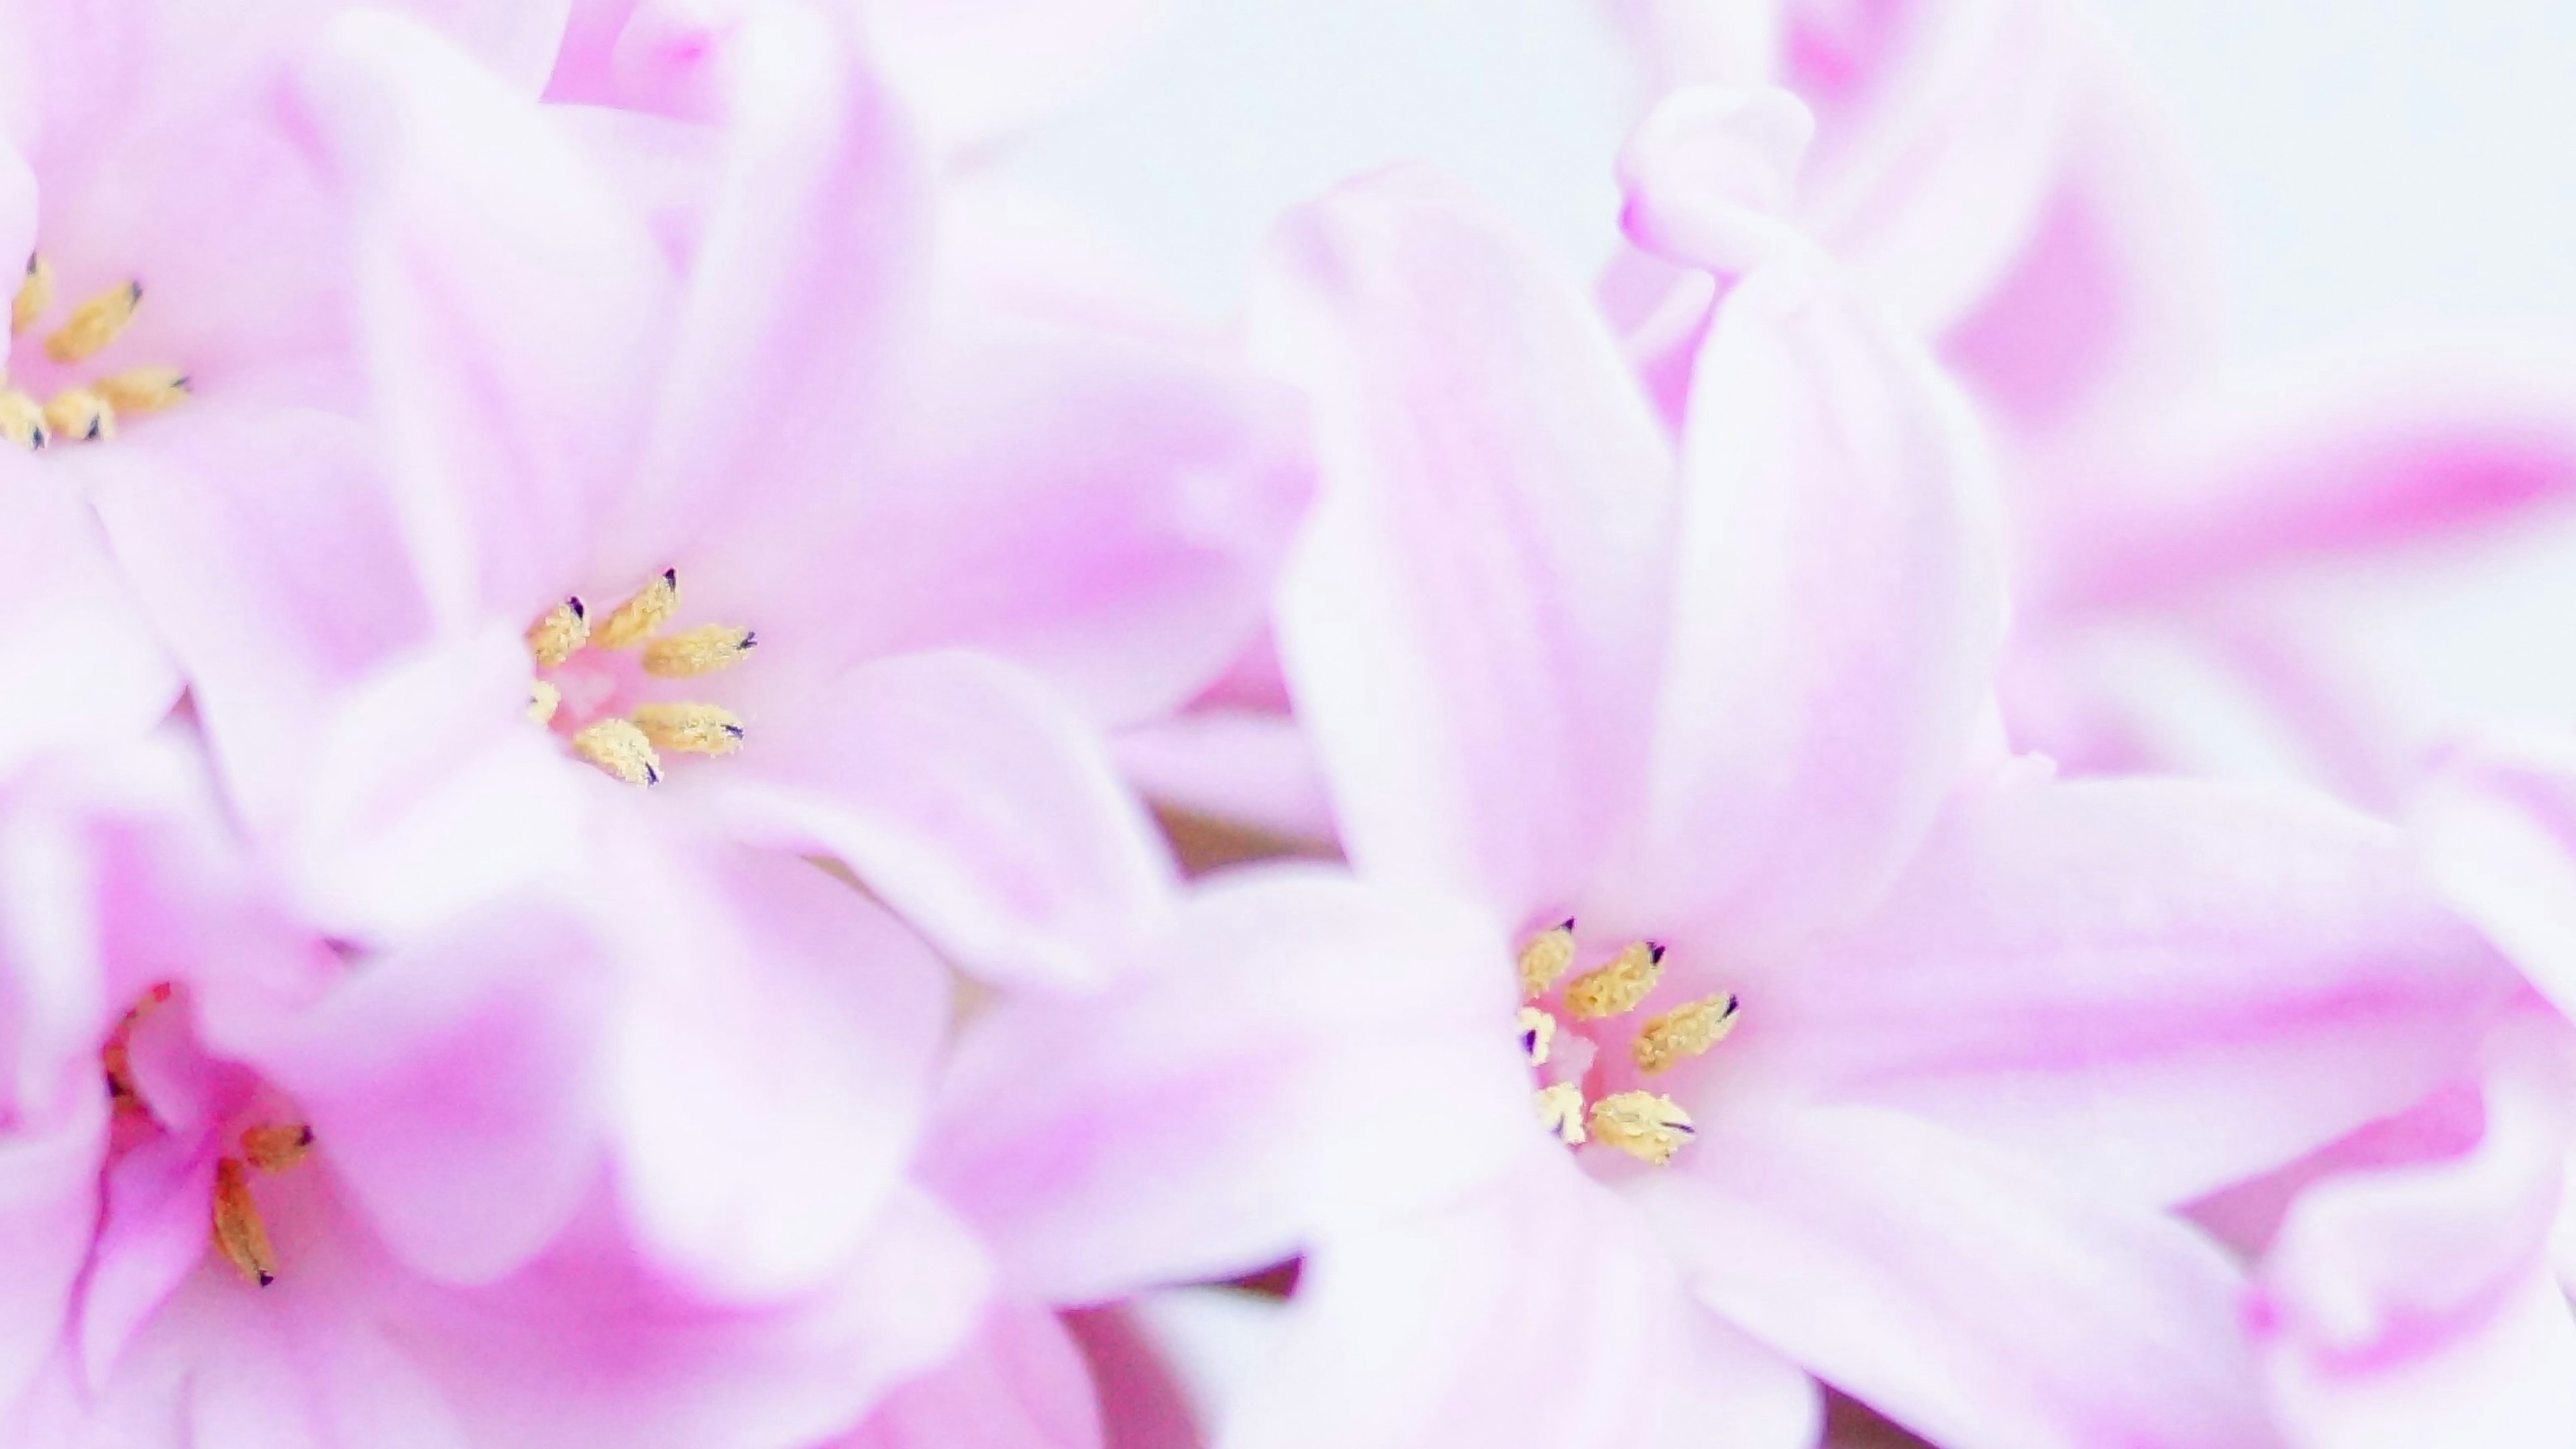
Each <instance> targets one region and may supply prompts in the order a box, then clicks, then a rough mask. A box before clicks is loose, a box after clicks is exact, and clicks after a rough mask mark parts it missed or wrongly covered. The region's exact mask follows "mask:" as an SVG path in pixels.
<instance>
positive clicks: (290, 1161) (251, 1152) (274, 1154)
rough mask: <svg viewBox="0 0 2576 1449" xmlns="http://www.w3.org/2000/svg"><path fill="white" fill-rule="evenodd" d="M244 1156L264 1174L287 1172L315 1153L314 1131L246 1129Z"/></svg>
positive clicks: (276, 1128) (294, 1128) (282, 1128)
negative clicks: (308, 1155)
mask: <svg viewBox="0 0 2576 1449" xmlns="http://www.w3.org/2000/svg"><path fill="white" fill-rule="evenodd" d="M241 1148H242V1156H243V1157H245V1158H248V1159H249V1160H250V1165H251V1166H253V1167H256V1168H258V1169H259V1170H260V1171H262V1172H284V1171H285V1170H286V1169H288V1168H290V1167H293V1166H294V1165H295V1164H297V1163H299V1162H302V1161H303V1160H304V1159H305V1157H306V1155H307V1154H309V1153H311V1152H312V1151H313V1129H312V1128H311V1127H308V1126H303V1125H300V1124H299V1125H297V1126H293V1127H245V1128H243V1129H242V1135H241Z"/></svg>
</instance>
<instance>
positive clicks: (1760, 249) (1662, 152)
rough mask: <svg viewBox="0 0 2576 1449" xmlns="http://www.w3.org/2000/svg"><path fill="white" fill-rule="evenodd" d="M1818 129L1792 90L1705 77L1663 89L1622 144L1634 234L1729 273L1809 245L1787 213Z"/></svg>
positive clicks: (1658, 248) (1651, 246)
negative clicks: (1668, 91)
mask: <svg viewBox="0 0 2576 1449" xmlns="http://www.w3.org/2000/svg"><path fill="white" fill-rule="evenodd" d="M1815 130H1816V123H1815V118H1814V117H1812V116H1810V115H1809V114H1808V113H1807V108H1806V107H1805V106H1803V105H1801V104H1799V103H1798V99H1797V97H1795V96H1792V95H1790V94H1789V93H1788V92H1786V91H1780V90H1769V89H1762V90H1733V89H1727V88H1721V87H1716V86H1700V87H1693V88H1691V89H1688V90H1683V91H1677V92H1675V93H1674V94H1672V95H1670V96H1667V97H1665V98H1664V100H1663V101H1662V102H1661V103H1659V104H1658V105H1657V106H1656V107H1655V109H1654V110H1653V111H1652V112H1651V113H1650V114H1648V116H1647V117H1646V119H1645V120H1644V121H1643V122H1642V123H1640V124H1639V125H1638V127H1637V129H1636V131H1635V132H1634V133H1632V134H1631V135H1630V136H1629V137H1628V140H1627V143H1626V144H1625V145H1623V146H1622V147H1621V148H1620V151H1619V186H1620V190H1621V191H1623V192H1625V193H1626V195H1627V198H1628V200H1627V207H1626V209H1625V211H1623V212H1622V213H1621V216H1620V221H1621V224H1622V226H1623V228H1624V229H1625V230H1626V232H1627V233H1628V238H1629V240H1631V241H1634V242H1635V243H1636V244H1637V245H1639V246H1641V247H1644V248H1645V249H1646V250H1648V251H1650V252H1653V253H1654V254H1655V255H1657V256H1660V257H1668V258H1670V259H1672V260H1674V261H1677V262H1681V263H1684V264H1686V265H1688V266H1691V267H1696V268H1702V269H1705V270H1708V271H1712V272H1719V273H1725V274H1729V275H1732V274H1737V273H1742V272H1746V271H1750V270H1752V269H1753V268H1754V267H1755V266H1757V265H1759V264H1760V263H1761V262H1763V261H1764V260H1766V259H1768V258H1770V257H1774V256H1779V255H1783V254H1790V253H1795V252H1797V251H1799V250H1802V249H1803V245H1804V244H1803V242H1802V240H1801V239H1800V238H1799V236H1798V234H1797V232H1796V231H1795V229H1794V228H1792V227H1791V226H1790V225H1789V224H1788V223H1787V222H1786V221H1784V220H1783V219H1782V215H1783V213H1785V212H1786V211H1787V210H1788V209H1789V198H1790V194H1791V189H1792V187H1793V186H1794V185H1795V184H1796V181H1797V176H1798V162H1799V159H1800V158H1801V157H1802V156H1804V155H1805V153H1806V149H1807V142H1808V141H1809V140H1810V139H1811V138H1812V137H1813V136H1814V135H1815Z"/></svg>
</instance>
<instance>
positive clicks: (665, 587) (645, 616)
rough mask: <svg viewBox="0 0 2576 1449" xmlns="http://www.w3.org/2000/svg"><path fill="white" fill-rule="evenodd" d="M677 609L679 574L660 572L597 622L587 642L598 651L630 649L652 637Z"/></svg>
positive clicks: (678, 605)
mask: <svg viewBox="0 0 2576 1449" xmlns="http://www.w3.org/2000/svg"><path fill="white" fill-rule="evenodd" d="M679 609H680V571H679V570H678V569H664V570H662V573H661V576H660V577H659V578H656V579H655V580H653V582H651V583H649V584H646V585H645V586H644V587H642V588H640V589H637V590H636V591H635V595H634V597H632V598H630V599H628V600H627V601H626V602H625V603H622V604H620V605H618V606H617V607H616V608H615V609H613V610H611V611H610V612H609V615H608V617H607V618H605V619H602V620H600V622H599V627H598V628H597V629H594V630H592V631H591V636H590V642H591V643H593V644H595V645H597V646H599V647H600V648H602V649H632V648H634V647H635V646H636V645H638V644H641V643H643V642H644V641H645V640H647V639H650V638H652V637H653V635H654V634H655V633H656V632H657V631H659V630H660V629H661V627H662V626H663V625H664V624H667V623H669V622H670V620H671V616H672V615H673V614H675V613H678V612H679Z"/></svg>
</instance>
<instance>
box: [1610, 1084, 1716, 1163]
mask: <svg viewBox="0 0 2576 1449" xmlns="http://www.w3.org/2000/svg"><path fill="white" fill-rule="evenodd" d="M1592 1135H1593V1136H1595V1137H1598V1138H1600V1139H1601V1140H1602V1141H1603V1142H1604V1143H1606V1144H1608V1145H1609V1146H1612V1147H1616V1148H1618V1149H1619V1150H1620V1151H1622V1152H1624V1153H1627V1154H1628V1155H1629V1156H1630V1157H1633V1158H1635V1159H1637V1160H1638V1161H1639V1162H1644V1163H1650V1164H1652V1165H1654V1166H1656V1167H1661V1166H1663V1165H1664V1164H1665V1163H1668V1162H1670V1161H1672V1160H1673V1154H1674V1153H1676V1152H1679V1151H1681V1150H1682V1147H1683V1145H1684V1144H1686V1143H1688V1142H1689V1141H1690V1140H1691V1135H1692V1128H1691V1119H1690V1114H1689V1113H1688V1112H1685V1111H1683V1110H1682V1108H1681V1104H1680V1103H1678V1102H1676V1101H1674V1100H1673V1099H1672V1098H1670V1097H1665V1096H1660V1095H1658V1094H1656V1093H1653V1092H1613V1093H1611V1094H1610V1095H1609V1096H1607V1097H1604V1098H1602V1099H1601V1100H1600V1101H1598V1102H1595V1103H1593V1104H1592Z"/></svg>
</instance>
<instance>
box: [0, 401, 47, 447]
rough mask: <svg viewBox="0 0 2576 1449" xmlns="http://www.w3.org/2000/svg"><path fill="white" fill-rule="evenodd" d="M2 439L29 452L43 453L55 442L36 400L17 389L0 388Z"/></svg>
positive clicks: (0, 434) (42, 410) (0, 427)
mask: <svg viewBox="0 0 2576 1449" xmlns="http://www.w3.org/2000/svg"><path fill="white" fill-rule="evenodd" d="M0 438H6V439H8V440H9V441H10V442H13V443H15V444H17V445H18V446H19V447H21V448H24V449H26V450H27V451H29V452H31V453H33V452H41V451H43V449H44V446H45V444H47V443H49V442H51V441H53V433H52V431H51V430H50V429H48V428H47V427H46V426H45V410H44V408H43V407H42V406H41V405H39V404H38V403H37V401H36V400H35V399H34V398H31V397H29V396H27V395H26V394H25V393H23V392H20V391H18V390H17V389H16V388H14V387H11V388H0Z"/></svg>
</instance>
